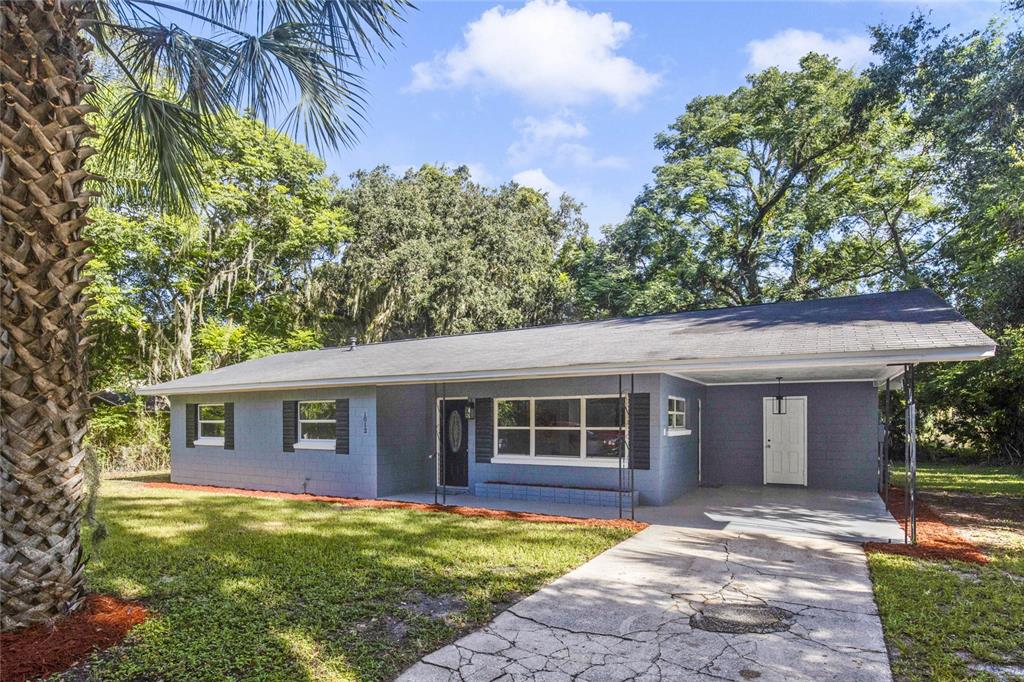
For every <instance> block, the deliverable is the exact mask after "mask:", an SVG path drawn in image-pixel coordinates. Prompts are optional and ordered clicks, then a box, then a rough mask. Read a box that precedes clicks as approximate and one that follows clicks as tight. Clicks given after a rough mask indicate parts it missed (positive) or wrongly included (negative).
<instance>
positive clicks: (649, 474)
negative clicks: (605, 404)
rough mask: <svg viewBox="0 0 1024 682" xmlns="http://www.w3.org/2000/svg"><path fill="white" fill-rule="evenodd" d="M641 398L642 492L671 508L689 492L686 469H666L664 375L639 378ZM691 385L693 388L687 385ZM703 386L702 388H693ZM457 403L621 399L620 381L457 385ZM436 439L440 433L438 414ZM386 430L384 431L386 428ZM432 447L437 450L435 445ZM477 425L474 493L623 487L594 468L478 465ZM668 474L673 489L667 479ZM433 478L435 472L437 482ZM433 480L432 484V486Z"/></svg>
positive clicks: (450, 391)
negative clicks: (646, 397)
mask: <svg viewBox="0 0 1024 682" xmlns="http://www.w3.org/2000/svg"><path fill="white" fill-rule="evenodd" d="M635 381H636V388H635V390H636V392H637V393H650V395H651V468H650V469H647V470H637V471H636V472H635V483H636V488H637V490H638V491H639V492H640V498H641V500H642V503H643V504H665V503H667V502H670V501H671V500H672V499H674V498H675V497H678V495H679V494H680V493H681V492H682V491H683V490H684V489H685V483H684V479H685V476H684V474H682V473H681V472H682V471H683V468H677V467H676V462H671V463H670V464H669V467H668V472H666V471H664V470H663V469H662V459H661V457H660V448H661V447H663V445H662V434H663V431H664V420H665V412H666V406H665V400H664V399H663V393H664V389H663V387H662V375H659V374H638V375H636V378H635ZM685 383H689V382H685ZM691 385H692V386H697V385H696V384H691ZM622 390H623V392H624V393H628V392H629V390H630V383H629V377H628V375H625V376H623V387H622ZM446 391H447V395H448V396H449V397H451V398H453V399H454V398H522V397H538V398H539V397H545V396H586V395H617V394H618V392H619V378H618V376H617V375H611V376H595V377H573V378H565V379H524V380H517V381H479V382H466V383H458V384H456V383H451V384H448V385H447V387H446ZM433 400H434V391H433V387H430V388H428V389H427V404H428V406H429V405H431V404H432V403H433ZM428 410H429V411H430V413H431V427H430V429H431V430H430V434H431V435H432V434H433V433H434V428H435V426H434V421H433V420H434V418H435V417H434V415H435V414H436V413H435V412H434V411H433V409H432V408H430V407H428ZM382 428H383V427H382ZM431 447H433V444H432V443H431ZM475 455H476V425H475V423H470V426H469V484H470V487H471V489H472V488H473V487H474V486H475V485H477V484H478V483H486V482H488V481H503V482H508V483H520V484H541V485H563V484H565V483H570V484H572V485H576V486H580V487H584V488H586V487H596V488H615V487H617V486H618V484H619V471H618V469H617V468H603V467H588V466H554V465H537V464H498V463H477V462H476V456H475ZM666 473H667V478H668V481H669V482H668V483H664V481H663V479H664V478H665V476H666ZM432 474H433V472H432V471H431V476H432ZM432 480H433V479H432V478H431V481H432Z"/></svg>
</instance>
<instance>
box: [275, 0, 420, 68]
mask: <svg viewBox="0 0 1024 682" xmlns="http://www.w3.org/2000/svg"><path fill="white" fill-rule="evenodd" d="M408 9H415V5H413V4H412V2H410V0H388V1H385V2H381V1H380V0H277V12H276V16H275V20H276V23H296V24H306V25H308V26H311V27H316V28H317V29H318V36H317V37H318V39H319V40H320V42H322V43H324V44H325V45H329V46H330V47H331V49H332V50H333V51H334V52H335V53H337V54H345V53H351V55H352V56H353V57H354V58H355V60H356V61H357V62H360V61H361V60H362V58H363V56H364V55H367V54H368V55H370V56H379V55H380V53H381V51H380V48H379V47H378V45H380V46H382V47H385V48H391V47H392V42H391V40H392V38H394V37H395V36H396V35H398V23H399V22H401V21H403V14H402V13H403V12H404V11H406V10H408Z"/></svg>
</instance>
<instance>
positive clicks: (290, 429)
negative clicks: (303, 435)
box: [281, 400, 299, 452]
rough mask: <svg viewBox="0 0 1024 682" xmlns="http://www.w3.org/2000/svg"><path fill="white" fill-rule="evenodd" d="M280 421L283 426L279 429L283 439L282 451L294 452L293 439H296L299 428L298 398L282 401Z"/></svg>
mask: <svg viewBox="0 0 1024 682" xmlns="http://www.w3.org/2000/svg"><path fill="white" fill-rule="evenodd" d="M281 423H282V424H283V425H284V428H283V429H281V431H282V435H283V439H284V443H283V446H284V451H285V452H295V441H296V440H298V438H297V433H298V429H299V401H298V400H286V401H284V413H283V414H282V415H281Z"/></svg>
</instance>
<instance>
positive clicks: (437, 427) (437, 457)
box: [433, 384, 441, 505]
mask: <svg viewBox="0 0 1024 682" xmlns="http://www.w3.org/2000/svg"><path fill="white" fill-rule="evenodd" d="M433 406H434V419H437V384H434V402H433ZM440 447H441V424H440V423H439V422H435V424H434V504H435V505H436V504H437V484H438V482H439V481H440V477H441V467H440V464H439V462H440V461H441V453H440V452H438V448H440Z"/></svg>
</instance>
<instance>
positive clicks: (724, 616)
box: [399, 526, 891, 682]
mask: <svg viewBox="0 0 1024 682" xmlns="http://www.w3.org/2000/svg"><path fill="white" fill-rule="evenodd" d="M747 607H758V608H747ZM766 607H769V608H766ZM706 678H712V679H720V680H738V681H743V680H754V679H756V680H763V681H767V680H826V679H829V680H832V679H834V680H889V679H891V676H890V672H889V660H888V656H887V654H886V650H885V643H884V641H883V638H882V627H881V623H880V621H879V618H878V611H877V609H876V607H875V602H874V597H873V594H872V590H871V581H870V579H869V577H868V572H867V565H866V562H865V558H864V553H863V551H862V549H861V548H860V546H859V545H857V544H852V543H846V542H841V541H837V540H832V539H827V538H801V537H797V536H770V535H756V534H750V533H740V532H729V531H715V530H702V529H692V528H678V527H669V526H651V527H649V528H647V529H646V530H644V531H642V532H641V533H638V534H637V535H635V536H634V537H632V538H630V539H628V540H626V541H625V542H622V543H621V544H619V545H617V546H616V547H613V548H612V549H610V550H608V551H606V552H604V553H603V554H601V555H600V556H597V557H595V558H594V559H593V560H591V561H590V562H588V563H586V564H584V565H583V566H580V567H579V568H577V569H576V570H574V571H572V572H571V573H568V574H566V575H565V576H563V577H561V578H559V579H558V580H556V581H554V582H553V583H551V584H550V585H548V586H546V587H545V588H543V589H541V590H540V591H539V592H537V593H536V594H534V595H532V596H530V597H528V598H526V599H524V600H523V601H521V602H519V603H518V604H516V605H514V606H513V607H512V608H510V609H508V610H507V611H505V612H504V613H502V614H501V615H499V616H498V617H497V618H495V619H494V620H493V621H491V622H490V623H489V624H488V625H487V626H485V627H484V628H483V629H481V630H478V631H477V632H474V633H472V634H470V635H468V636H466V637H463V638H462V639H460V640H458V641H457V642H455V643H454V644H451V645H449V646H446V647H444V648H442V649H440V650H438V651H435V652H434V653H432V654H430V655H428V656H426V657H424V658H423V659H422V660H421V661H420V662H419V663H417V664H416V665H414V666H413V667H411V668H410V669H409V670H407V671H406V672H405V673H404V674H403V675H402V676H401V677H400V678H399V679H400V680H481V681H489V680H643V681H651V682H654V681H656V680H687V679H706Z"/></svg>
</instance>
